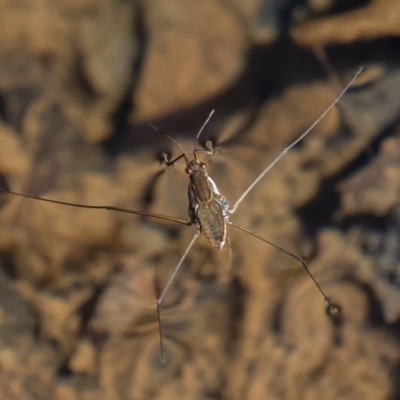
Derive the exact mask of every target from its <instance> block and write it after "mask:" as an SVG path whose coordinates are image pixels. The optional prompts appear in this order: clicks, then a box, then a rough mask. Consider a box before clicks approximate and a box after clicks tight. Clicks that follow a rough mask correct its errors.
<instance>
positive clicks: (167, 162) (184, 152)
mask: <svg viewBox="0 0 400 400" xmlns="http://www.w3.org/2000/svg"><path fill="white" fill-rule="evenodd" d="M147 125H149V126H150V128H152V129H153V130H154V131H155V132H158V133H160V134H161V135H163V136H165V137H166V138H168V139H169V140H171V141H172V142H174V143H175V144H176V145H177V146H179V148H180V149H181V150H182V152H183V153H182V154H181V155H179V156H178V157H176V158H174V159H173V160H171V161H170V160H168V157H167V156H165V157H164V161H165V163H166V164H167V166H168V167H169V166H171V165H172V164H175V162H176V161H178V160H180V159H181V158H185V161H186V164H189V156H188V155H187V153H186V151H185V149H184V148H183V146H182V145H181V144H180V143H179V142H178V141H177V140H175V139H174V138H173V137H171V136H169V135H168V134H167V133H165V132H164V131H162V130H161V129H159V128H157V127H156V126H155V125H153V124H150V123H148V124H147Z"/></svg>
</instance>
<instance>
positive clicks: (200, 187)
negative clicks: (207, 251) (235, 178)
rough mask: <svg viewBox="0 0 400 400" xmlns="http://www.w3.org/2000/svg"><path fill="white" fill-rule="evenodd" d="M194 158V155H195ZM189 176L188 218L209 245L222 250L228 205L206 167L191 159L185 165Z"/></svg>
mask: <svg viewBox="0 0 400 400" xmlns="http://www.w3.org/2000/svg"><path fill="white" fill-rule="evenodd" d="M195 157H196V154H195ZM186 172H187V173H188V174H189V179H190V183H189V188H188V195H189V217H190V220H191V222H192V223H193V224H195V225H196V226H197V229H198V230H199V231H202V232H203V233H204V234H205V235H206V237H207V238H208V240H209V241H210V242H211V244H212V245H213V246H215V247H217V248H218V249H220V250H222V248H223V247H224V244H225V240H226V221H227V220H228V216H229V214H228V210H229V205H228V202H227V201H226V199H225V197H224V196H222V195H221V193H220V192H219V190H218V188H217V185H216V184H215V182H214V181H213V180H212V179H211V178H210V177H209V176H208V174H207V171H206V165H205V164H204V163H200V162H198V160H197V159H193V160H192V161H190V162H189V163H188V164H187V168H186Z"/></svg>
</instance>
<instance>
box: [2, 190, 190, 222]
mask: <svg viewBox="0 0 400 400" xmlns="http://www.w3.org/2000/svg"><path fill="white" fill-rule="evenodd" d="M0 192H2V193H7V194H13V195H15V196H20V197H25V198H27V199H35V200H41V201H46V202H48V203H54V204H62V205H63V206H68V207H77V208H89V209H95V210H107V211H119V212H124V213H128V214H136V215H142V216H144V217H150V218H157V219H162V220H164V221H172V222H177V223H178V224H182V225H187V226H190V225H192V222H190V221H186V220H184V219H180V218H175V217H168V216H167V215H161V214H153V213H149V212H144V211H136V210H129V209H127V208H121V207H114V206H89V205H85V204H77V203H67V202H65V201H59V200H51V199H47V198H45V197H38V196H30V195H27V194H22V193H17V192H12V191H11V190H4V189H0Z"/></svg>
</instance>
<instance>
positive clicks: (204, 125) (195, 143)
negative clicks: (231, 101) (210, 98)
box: [194, 110, 215, 152]
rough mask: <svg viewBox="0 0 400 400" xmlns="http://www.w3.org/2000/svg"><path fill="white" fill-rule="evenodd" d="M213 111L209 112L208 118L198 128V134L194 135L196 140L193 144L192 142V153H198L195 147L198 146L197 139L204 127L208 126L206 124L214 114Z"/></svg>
mask: <svg viewBox="0 0 400 400" xmlns="http://www.w3.org/2000/svg"><path fill="white" fill-rule="evenodd" d="M214 111H215V110H212V111H211V112H210V115H209V116H208V118H207V119H206V120H205V122H204V124H203V126H202V127H201V128H200V130H199V133H198V134H197V135H196V139H195V142H194V151H195V152H198V151H199V150H198V149H197V146H198V144H199V137H200V135H201V133H202V132H203V130H204V128H205V127H206V125H207V124H208V122H209V121H210V119H211V117H212V115H213V114H214Z"/></svg>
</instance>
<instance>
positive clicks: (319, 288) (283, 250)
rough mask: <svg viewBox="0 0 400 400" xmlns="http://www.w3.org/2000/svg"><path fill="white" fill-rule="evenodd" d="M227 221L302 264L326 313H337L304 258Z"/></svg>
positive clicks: (337, 308)
mask: <svg viewBox="0 0 400 400" xmlns="http://www.w3.org/2000/svg"><path fill="white" fill-rule="evenodd" d="M227 223H228V224H229V225H232V226H234V227H236V228H238V229H240V230H241V231H243V232H246V233H248V234H249V235H251V236H254V237H255V238H257V239H260V240H262V241H263V242H265V243H267V244H269V245H270V246H272V247H274V248H275V249H277V250H279V251H281V252H283V253H285V254H287V255H288V256H289V257H292V258H293V259H295V260H296V261H298V262H299V263H300V264H301V265H302V266H303V268H304V269H305V270H306V272H307V274H308V275H309V276H310V278H311V279H312V281H313V282H314V283H315V285H316V286H317V288H318V290H319V291H320V292H321V294H322V296H323V297H324V300H325V301H326V302H327V304H328V307H327V311H328V313H329V314H330V315H335V314H337V313H338V312H339V311H340V307H339V306H338V305H337V304H335V303H333V302H332V301H331V299H330V298H329V297H328V296H326V294H325V293H324V291H323V290H322V288H321V286H319V284H318V282H317V281H316V280H315V278H314V276H313V274H312V273H311V271H310V270H309V269H308V266H307V264H306V262H305V260H304V258H301V257H298V256H296V255H295V254H293V253H291V252H290V251H288V250H285V249H284V248H283V247H280V246H277V245H276V244H273V243H271V242H270V241H268V240H266V239H264V238H262V237H261V236H259V235H257V234H256V233H254V232H252V231H250V230H249V229H246V228H244V227H243V226H241V225H239V224H236V223H235V222H231V221H227Z"/></svg>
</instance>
